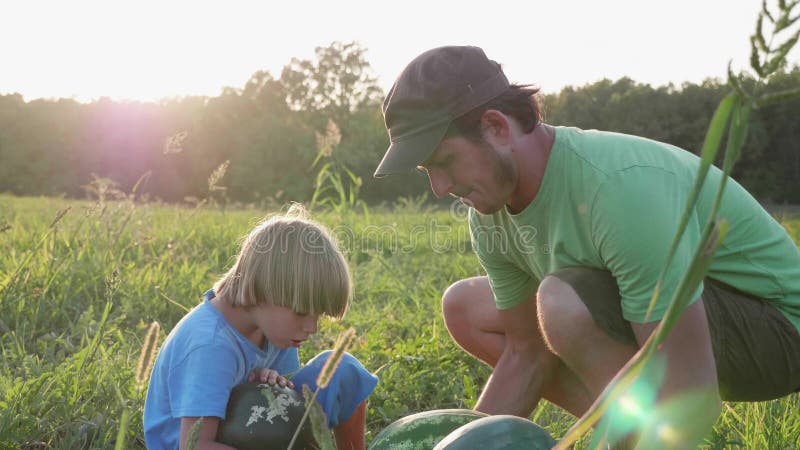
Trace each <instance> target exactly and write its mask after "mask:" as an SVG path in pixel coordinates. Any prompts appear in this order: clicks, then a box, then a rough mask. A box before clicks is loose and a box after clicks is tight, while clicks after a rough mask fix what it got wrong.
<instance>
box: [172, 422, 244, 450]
mask: <svg viewBox="0 0 800 450" xmlns="http://www.w3.org/2000/svg"><path fill="white" fill-rule="evenodd" d="M199 419H201V417H181V439H180V450H185V449H186V438H187V437H188V435H189V430H190V429H191V428H192V425H194V423H195V422H197V421H198V420H199ZM202 419H203V423H202V424H201V425H200V439H198V441H197V447H196V450H236V449H235V448H233V447H230V446H227V445H225V444H220V443H219V442H216V441H215V439H216V437H217V427H219V417H202Z"/></svg>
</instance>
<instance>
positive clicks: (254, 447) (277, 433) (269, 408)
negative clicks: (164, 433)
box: [216, 383, 319, 450]
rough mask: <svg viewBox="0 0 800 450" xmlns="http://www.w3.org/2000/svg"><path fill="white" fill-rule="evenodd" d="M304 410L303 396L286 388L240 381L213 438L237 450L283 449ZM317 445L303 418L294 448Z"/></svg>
mask: <svg viewBox="0 0 800 450" xmlns="http://www.w3.org/2000/svg"><path fill="white" fill-rule="evenodd" d="M304 412H305V402H304V400H303V396H302V395H300V394H299V393H297V392H295V391H293V390H292V389H290V388H288V387H281V386H279V385H270V384H261V383H242V384H240V385H238V386H236V387H235V388H233V390H232V391H231V396H230V398H229V399H228V406H227V408H226V411H225V420H222V421H220V423H219V428H218V429H217V438H216V440H217V442H220V443H222V444H226V445H230V446H232V447H236V448H237V449H238V450H266V449H285V448H287V447H288V446H289V442H291V440H292V436H293V435H294V431H295V430H296V429H297V425H298V424H299V423H300V419H301V418H302V417H303V413H304ZM318 448H319V447H318V446H317V444H316V441H315V440H314V436H313V434H312V432H311V424H310V423H309V422H308V419H306V422H305V423H304V424H303V428H302V429H301V431H300V436H298V438H297V442H295V444H294V447H293V449H296V450H301V449H306V450H316V449H318Z"/></svg>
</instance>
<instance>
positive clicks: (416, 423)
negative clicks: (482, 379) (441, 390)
mask: <svg viewBox="0 0 800 450" xmlns="http://www.w3.org/2000/svg"><path fill="white" fill-rule="evenodd" d="M482 417H488V416H487V415H486V414H484V413H481V412H477V411H474V410H471V409H437V410H433V411H424V412H421V413H417V414H412V415H410V416H406V417H403V418H402V419H398V420H396V421H394V422H392V423H391V424H389V426H388V427H386V428H384V429H383V430H382V431H381V432H380V433H378V435H377V436H375V439H373V440H372V442H370V444H369V447H367V450H431V448H433V446H434V445H436V443H437V442H439V441H440V440H442V439H443V438H444V437H445V436H447V435H448V434H450V432H451V431H453V430H455V429H456V428H458V427H460V426H462V425H464V424H467V423H469V422H472V421H473V420H477V419H480V418H482Z"/></svg>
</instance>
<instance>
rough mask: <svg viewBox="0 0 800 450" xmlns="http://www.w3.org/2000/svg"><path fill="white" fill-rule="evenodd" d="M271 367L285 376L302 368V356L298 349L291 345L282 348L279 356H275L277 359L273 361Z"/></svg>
mask: <svg viewBox="0 0 800 450" xmlns="http://www.w3.org/2000/svg"><path fill="white" fill-rule="evenodd" d="M270 369H272V370H274V371H276V372H278V373H279V374H281V375H283V376H286V375H291V374H294V373H295V372H297V370H298V369H300V357H299V356H298V354H297V349H296V348H294V347H289V348H287V349H285V350H281V351H280V352H279V353H278V356H276V357H275V361H273V362H272V364H271V366H270Z"/></svg>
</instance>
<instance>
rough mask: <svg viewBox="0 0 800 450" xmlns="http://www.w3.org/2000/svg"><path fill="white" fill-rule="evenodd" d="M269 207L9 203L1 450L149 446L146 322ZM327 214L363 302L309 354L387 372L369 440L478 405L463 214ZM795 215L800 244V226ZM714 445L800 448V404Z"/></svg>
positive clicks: (770, 408) (723, 420)
mask: <svg viewBox="0 0 800 450" xmlns="http://www.w3.org/2000/svg"><path fill="white" fill-rule="evenodd" d="M65 208H69V209H68V210H66V209H65ZM64 211H66V212H65V213H64ZM267 213H268V211H265V210H261V209H256V208H237V209H234V208H227V209H222V208H219V207H215V206H208V205H206V206H204V207H202V208H192V207H185V208H181V207H175V206H167V205H160V204H153V203H150V204H140V203H135V202H133V201H115V202H88V201H71V200H63V199H55V198H16V197H10V196H0V331H2V338H0V346H2V347H1V348H2V359H0V448H9V449H12V448H24V449H34V448H35V449H49V448H59V449H61V448H64V449H66V448H70V449H73V448H114V447H115V443H116V442H117V440H118V439H119V435H120V434H124V439H125V443H124V448H143V447H144V444H143V440H142V419H141V415H142V407H143V404H144V390H145V389H144V388H140V386H139V383H138V382H137V379H136V378H137V377H136V372H137V365H138V363H139V361H138V359H139V353H140V350H141V347H142V342H143V340H144V337H145V334H146V332H147V326H148V325H149V324H150V323H151V322H153V321H157V322H159V323H160V325H161V327H162V328H161V339H162V340H163V337H164V336H165V335H166V333H167V332H168V331H169V330H170V329H171V328H172V327H173V326H174V324H175V323H176V322H177V321H178V320H179V319H180V317H181V316H182V315H183V314H184V313H185V308H190V307H192V306H194V305H196V304H197V303H198V302H199V301H200V300H201V295H202V293H203V292H204V291H205V290H206V289H208V288H209V287H210V286H211V284H212V283H213V281H214V280H215V279H216V278H217V277H218V276H219V275H220V274H222V273H223V272H224V271H225V269H226V268H227V267H228V266H229V265H230V264H231V263H232V258H233V256H234V255H235V252H236V250H237V244H238V239H239V238H240V237H241V236H242V235H243V234H245V233H246V232H248V231H249V229H250V228H251V227H252V226H253V225H254V224H255V223H256V222H257V221H258V220H259V219H261V218H262V217H264V215H265V214H267ZM62 214H63V217H62ZM316 218H317V219H318V220H319V221H321V222H323V223H324V224H326V225H328V226H329V227H331V228H332V229H333V230H334V232H335V234H336V235H337V236H338V237H339V238H340V241H341V245H342V247H343V250H345V252H346V254H347V256H348V260H349V261H350V264H351V268H352V272H353V279H354V282H355V299H354V302H353V304H352V307H351V309H350V311H349V313H348V315H347V316H346V317H345V318H344V319H343V320H341V321H339V322H328V321H324V322H323V323H322V324H321V327H320V333H318V334H317V335H315V336H314V337H313V338H312V339H311V341H310V342H309V343H307V344H306V345H305V346H304V347H303V348H302V349H301V360H305V359H308V358H310V357H312V356H313V355H315V354H316V353H317V352H319V351H321V350H323V349H326V348H330V347H332V346H333V343H334V342H335V341H336V338H337V337H338V335H339V333H340V332H341V331H343V330H345V329H346V328H348V327H354V328H355V329H356V331H357V334H358V340H357V342H356V344H355V345H354V347H353V348H351V350H350V351H351V353H353V354H354V355H356V356H357V357H358V358H359V359H360V360H361V361H362V362H363V363H364V364H365V365H366V366H367V367H368V368H369V369H370V370H372V371H374V372H376V373H377V374H378V376H379V377H380V383H379V385H378V387H377V389H376V391H375V392H374V394H373V395H372V396H371V397H370V401H369V415H368V419H367V422H368V424H367V426H368V436H367V441H368V442H369V440H371V439H372V438H373V437H374V436H375V434H376V433H377V432H378V431H379V430H380V429H382V428H383V427H384V426H386V425H387V424H388V423H390V422H392V421H394V420H395V419H398V418H400V417H402V416H405V415H407V414H410V413H414V412H418V411H423V410H430V409H439V408H469V407H472V406H473V405H474V403H475V401H476V399H477V396H478V395H479V393H480V390H481V386H482V385H483V384H484V383H485V381H486V379H487V377H488V376H489V374H490V370H489V369H488V368H487V367H485V366H483V365H482V364H480V363H478V362H476V361H475V360H472V359H471V358H470V357H468V356H466V355H465V354H464V353H463V352H462V351H461V350H460V349H459V348H458V347H456V346H455V344H453V343H452V341H451V340H450V338H449V336H448V334H447V330H446V329H445V328H444V324H443V322H442V319H441V316H440V313H439V301H440V297H441V294H442V292H443V290H444V289H445V288H446V287H447V286H448V285H449V284H450V283H452V282H453V281H455V280H457V279H460V278H463V277H467V276H474V275H477V274H480V273H481V269H480V266H479V264H478V262H477V259H476V258H475V257H474V256H473V254H472V251H471V248H470V244H469V236H468V232H467V225H466V221H465V220H464V217H463V211H455V212H452V211H440V210H432V209H427V208H426V207H424V206H421V205H420V203H419V202H414V201H406V202H402V203H401V204H400V205H399V206H397V207H396V208H395V209H394V210H393V211H392V212H388V211H379V210H375V209H372V210H369V212H368V214H364V213H363V212H360V213H353V212H345V213H343V214H332V213H320V214H318V215H316ZM780 220H782V223H783V224H784V225H785V226H786V227H787V229H789V230H790V233H791V234H792V237H793V238H794V239H795V242H800V219H793V218H790V217H786V216H784V217H780ZM687 413H688V412H687ZM125 418H129V423H128V424H127V425H125V424H124V421H125ZM532 418H533V419H534V420H535V421H536V422H537V423H538V424H540V425H541V426H543V427H545V428H546V429H547V430H548V431H549V432H550V433H551V434H552V435H553V436H554V437H556V438H558V437H561V436H562V435H563V434H564V432H565V431H566V430H567V429H568V428H569V426H570V425H571V424H572V423H573V421H574V418H572V417H571V416H569V415H567V414H566V413H562V412H561V411H560V410H558V409H557V408H555V407H553V406H552V405H549V404H547V403H546V402H542V404H541V405H540V406H539V407H538V409H537V410H536V411H534V414H533V415H532ZM120 430H122V433H120ZM587 443H588V440H587V439H584V440H583V441H581V443H579V445H578V447H579V448H584V447H585V446H586V444H587ZM706 446H707V448H715V449H722V448H752V449H765V448H770V449H786V448H798V447H800V396H798V395H794V396H791V397H789V398H785V399H783V400H780V401H774V402H768V403H757V404H733V403H730V404H726V405H725V406H724V407H723V413H722V415H721V416H720V418H719V420H718V422H717V424H716V426H715V428H714V431H713V432H712V433H711V434H710V435H709V437H708V439H707V441H706Z"/></svg>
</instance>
